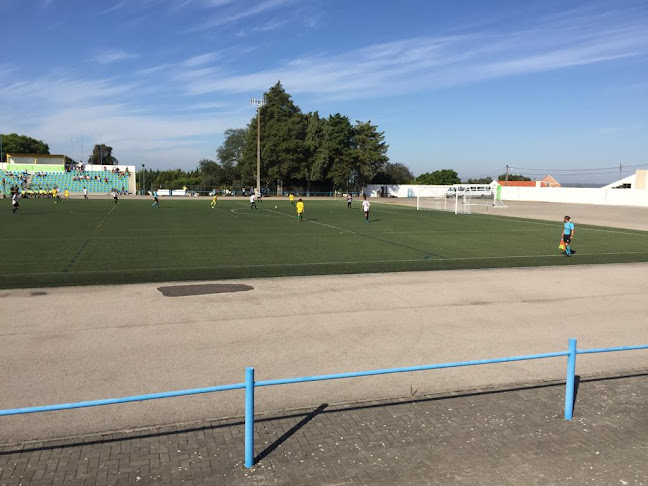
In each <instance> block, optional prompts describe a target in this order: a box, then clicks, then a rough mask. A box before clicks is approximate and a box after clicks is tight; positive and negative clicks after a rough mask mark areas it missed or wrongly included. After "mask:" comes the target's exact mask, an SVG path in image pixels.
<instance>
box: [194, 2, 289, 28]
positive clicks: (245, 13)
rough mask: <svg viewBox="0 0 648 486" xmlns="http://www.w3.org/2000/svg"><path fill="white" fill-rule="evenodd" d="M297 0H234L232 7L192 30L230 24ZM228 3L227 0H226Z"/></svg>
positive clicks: (285, 5)
mask: <svg viewBox="0 0 648 486" xmlns="http://www.w3.org/2000/svg"><path fill="white" fill-rule="evenodd" d="M296 1H297V0H263V1H261V2H258V3H253V4H249V5H248V4H245V3H244V2H236V3H235V4H234V7H233V8H231V9H227V10H226V11H225V12H218V13H217V14H214V15H212V16H211V17H210V18H208V19H207V20H205V21H204V22H203V23H202V24H200V25H199V26H198V27H196V28H195V29H192V30H205V29H209V28H211V27H218V26H221V25H227V24H232V23H235V22H238V21H240V20H243V19H247V18H250V17H254V16H257V15H259V14H262V13H265V12H268V11H270V10H275V9H278V8H282V7H287V6H289V5H291V4H294V3H296ZM227 3H229V2H227Z"/></svg>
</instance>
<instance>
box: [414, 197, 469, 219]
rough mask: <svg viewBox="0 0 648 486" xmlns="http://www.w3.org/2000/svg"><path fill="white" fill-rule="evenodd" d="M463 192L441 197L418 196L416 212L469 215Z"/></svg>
mask: <svg viewBox="0 0 648 486" xmlns="http://www.w3.org/2000/svg"><path fill="white" fill-rule="evenodd" d="M466 201H467V199H466V193H465V192H455V193H453V194H445V195H443V196H418V197H417V198H416V209H417V210H419V211H420V210H431V211H448V212H452V213H455V214H470V205H469V204H467V203H466Z"/></svg>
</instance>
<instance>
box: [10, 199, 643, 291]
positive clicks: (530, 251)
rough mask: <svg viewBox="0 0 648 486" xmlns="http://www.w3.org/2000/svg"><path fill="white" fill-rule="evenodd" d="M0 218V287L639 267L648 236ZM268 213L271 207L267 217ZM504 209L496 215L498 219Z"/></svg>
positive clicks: (204, 208)
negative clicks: (567, 248)
mask: <svg viewBox="0 0 648 486" xmlns="http://www.w3.org/2000/svg"><path fill="white" fill-rule="evenodd" d="M4 202H5V210H4V211H2V212H0V227H1V228H2V236H1V238H2V240H3V252H2V255H3V256H2V259H1V260H0V275H1V276H2V280H1V281H2V284H0V287H1V288H16V287H45V286H60V285H86V284H117V283H138V282H160V281H172V280H207V279H231V278H249V277H274V276H287V275H324V274H343V273H366V272H397V271H411V270H446V269H448V270H451V269H467V268H495V267H519V266H544V265H574V264H596V263H621V262H637V261H648V232H645V231H634V230H623V229H616V228H602V227H593V226H585V225H579V224H578V219H577V218H574V219H575V221H576V238H575V240H574V248H575V249H576V250H577V254H576V255H575V256H574V257H572V258H566V257H564V256H563V255H560V251H559V250H558V243H559V239H560V234H561V231H562V223H561V221H560V220H558V221H552V222H549V221H538V220H527V219H517V218H516V219H514V218H506V217H501V216H487V215H477V214H474V215H454V214H450V213H443V212H436V211H416V210H415V209H413V208H408V207H403V206H395V205H388V204H380V203H379V202H372V206H371V208H372V212H371V223H369V224H367V223H365V222H364V216H363V213H362V212H361V210H360V207H359V206H360V203H359V202H354V208H353V209H352V210H347V209H346V203H345V201H344V200H338V201H311V200H305V205H306V209H305V214H304V221H303V222H301V223H299V222H298V221H297V218H296V214H295V209H294V207H293V206H291V205H290V203H289V202H288V201H287V200H285V199H273V198H268V199H265V200H264V201H263V202H261V203H259V209H257V210H254V209H250V207H249V203H247V202H245V201H241V200H231V199H229V200H228V199H226V198H221V200H219V202H218V206H217V208H216V209H214V210H212V209H211V208H210V199H199V200H196V199H191V200H184V199H183V200H179V199H162V200H161V202H160V208H159V209H155V208H152V207H151V201H147V200H137V199H130V200H129V199H127V198H125V199H122V200H120V201H119V203H118V204H117V205H115V204H114V203H113V201H112V200H111V199H102V200H89V201H84V200H81V199H72V200H69V201H63V202H61V203H59V204H54V203H53V202H52V201H51V200H27V199H25V200H22V201H21V209H20V210H19V212H18V213H17V214H12V212H11V204H10V202H9V201H8V200H5V201H4ZM275 206H277V208H276V209H275ZM505 211H506V209H502V212H504V213H505Z"/></svg>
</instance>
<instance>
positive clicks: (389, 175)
mask: <svg viewBox="0 0 648 486" xmlns="http://www.w3.org/2000/svg"><path fill="white" fill-rule="evenodd" d="M413 180H414V175H413V174H412V172H411V171H410V170H409V169H408V168H407V166H406V165H405V164H399V163H395V164H392V163H390V162H387V163H386V164H385V167H383V169H382V170H381V171H379V172H378V173H376V175H375V176H374V177H373V178H372V179H371V183H372V184H409V183H411V182H412V181H413Z"/></svg>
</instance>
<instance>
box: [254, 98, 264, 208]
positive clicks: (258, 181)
mask: <svg viewBox="0 0 648 486" xmlns="http://www.w3.org/2000/svg"><path fill="white" fill-rule="evenodd" d="M265 103H266V100H265V98H263V99H262V100H257V99H256V98H250V104H251V105H253V106H256V107H257V174H256V193H257V196H259V195H261V107H262V106H263V105H265Z"/></svg>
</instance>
